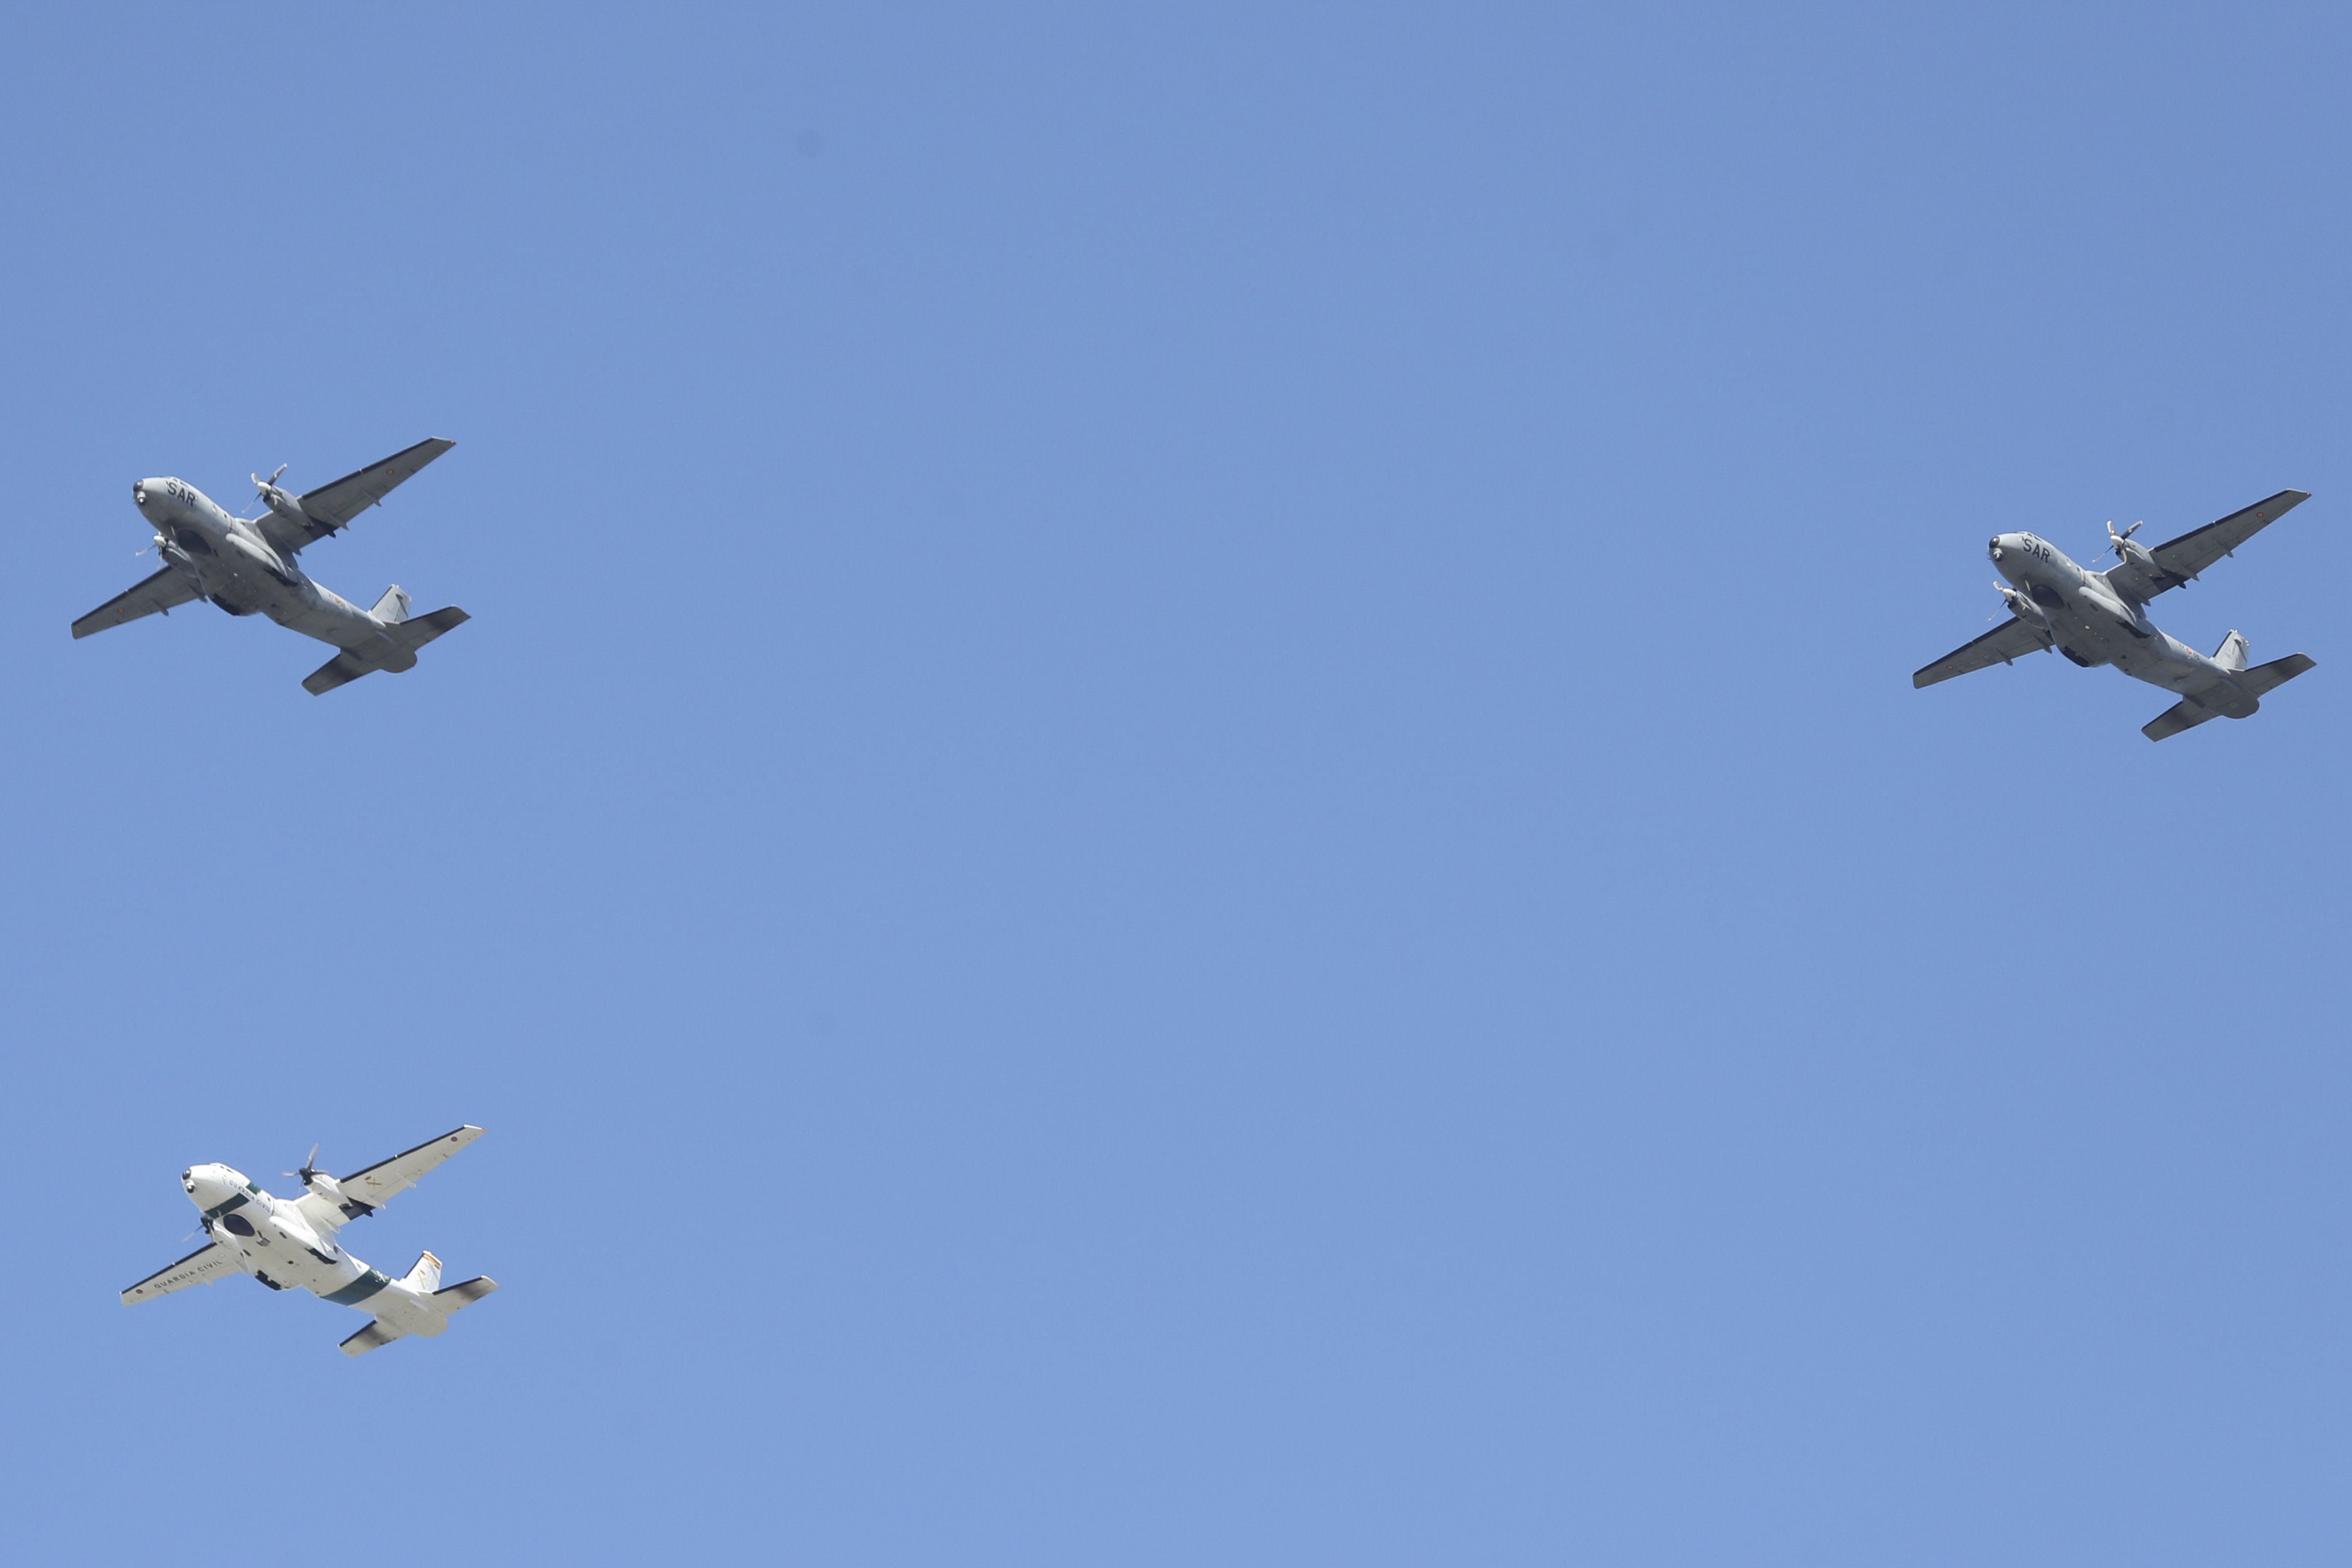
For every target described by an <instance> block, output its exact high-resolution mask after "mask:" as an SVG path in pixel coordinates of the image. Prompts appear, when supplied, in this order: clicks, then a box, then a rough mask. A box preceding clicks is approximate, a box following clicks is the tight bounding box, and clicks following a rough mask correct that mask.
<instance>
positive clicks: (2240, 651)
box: [2213, 630, 2246, 675]
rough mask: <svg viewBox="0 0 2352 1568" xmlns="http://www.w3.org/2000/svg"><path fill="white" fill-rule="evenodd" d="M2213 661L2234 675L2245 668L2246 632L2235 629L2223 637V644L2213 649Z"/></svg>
mask: <svg viewBox="0 0 2352 1568" xmlns="http://www.w3.org/2000/svg"><path fill="white" fill-rule="evenodd" d="M2213 662H2214V663H2215V664H2218V665H2220V666H2221V668H2223V669H2226V670H2228V671H2230V672H2231V674H2232V675H2234V674H2236V673H2237V672H2238V671H2239V670H2242V669H2243V668H2246V634H2245V633H2243V632H2242V631H2235V630H2233V631H2231V633H2230V635H2229V636H2228V637H2223V638H2222V639H2221V647H2217V648H2215V649H2214V650H2213Z"/></svg>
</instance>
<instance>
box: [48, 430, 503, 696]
mask: <svg viewBox="0 0 2352 1568" xmlns="http://www.w3.org/2000/svg"><path fill="white" fill-rule="evenodd" d="M456 445H457V443H456V442H454V441H419V442H418V443H417V444H416V445H415V446H414V447H409V448H408V450H406V451H404V452H397V453H394V455H393V456H391V457H389V458H385V459H384V460H383V462H381V463H377V464H374V465H373V466H372V467H369V468H362V469H361V470H360V471H359V472H358V473H355V474H345V475H344V476H343V477H342V478H341V479H337V480H336V481H335V482H334V483H333V484H331V485H321V486H320V487H319V488H318V489H315V490H305V491H304V492H303V493H302V494H300V495H299V496H298V495H289V494H288V493H287V492H286V491H284V490H281V489H278V479H279V478H281V477H282V476H283V475H284V474H285V472H286V465H285V464H283V463H280V464H279V465H278V472H277V473H275V474H272V475H270V476H269V477H268V479H263V478H262V477H261V476H260V475H258V474H256V475H254V476H253V482H254V485H255V487H256V488H257V489H258V490H259V491H260V494H261V500H262V502H263V505H264V507H265V508H266V510H264V511H263V512H262V513H261V514H260V515H259V516H257V517H231V516H230V515H229V514H228V513H227V512H226V511H223V510H221V509H220V507H219V506H217V505H215V503H214V501H213V500H212V498H211V497H209V496H207V495H205V493H204V492H203V491H202V490H199V489H196V488H195V487H194V485H191V484H189V483H188V482H187V481H185V480H184V479H141V480H140V481H139V482H138V483H137V484H134V485H132V486H131V500H132V502H133V503H135V504H136V505H137V506H138V508H139V510H140V514H141V515H142V516H143V517H144V518H146V520H147V521H148V522H149V523H150V524H151V525H152V526H153V528H154V530H155V542H154V545H153V548H154V550H155V552H156V553H158V554H159V555H161V556H162V557H163V570H162V571H160V572H158V573H156V574H154V575H153V576H152V577H150V578H148V579H147V580H146V581H145V582H143V583H142V584H139V585H138V586H137V587H135V588H133V589H131V591H130V592H128V593H125V594H119V595H115V596H114V597H113V598H111V599H109V600H108V601H107V602H106V603H104V604H103V605H100V606H99V607H98V608H96V609H94V610H92V611H91V612H90V613H89V614H88V615H86V616H83V617H82V618H81V619H79V620H78V621H76V622H75V623H74V624H73V635H74V636H75V637H88V636H89V635H90V633H92V632H102V631H104V630H106V629H107V628H108V627H109V626H121V624H122V623H123V622H125V621H135V620H137V619H138V618H139V617H140V616H147V615H153V614H157V613H159V612H160V613H162V614H165V615H168V614H170V613H171V612H172V611H173V609H175V608H177V607H178V606H180V605H184V604H188V603H190V602H191V601H193V600H196V599H210V600H211V601H212V602H213V603H214V604H215V605H219V606H220V607H221V608H222V609H224V610H226V611H227V612H228V613H229V614H230V615H232V616H250V615H252V614H254V613H255V612H257V611H258V612H259V613H260V614H262V615H265V616H268V617H269V618H270V619H271V620H273V621H276V622H277V623H278V625H279V626H290V627H291V628H293V629H294V630H295V631H298V632H300V633H301V634H302V635H303V636H305V637H317V638H318V639H319V640H320V642H323V643H332V644H333V645H334V646H335V647H339V648H341V650H342V651H341V653H338V654H337V655H335V657H334V658H331V659H329V660H328V661H327V662H326V663H324V664H322V665H320V667H319V668H317V669H315V670H313V671H311V673H310V676H309V677H308V678H307V679H304V681H303V682H302V687H303V689H304V690H306V691H309V692H310V694H311V695H313V696H316V695H318V694H319V693H320V692H324V691H332V690H333V689H335V688H336V687H338V686H341V685H344V684H346V683H348V682H350V681H353V680H357V679H359V678H360V677H361V676H362V675H367V674H370V673H373V671H375V670H379V669H388V670H395V671H396V670H403V669H413V668H415V666H416V650H417V649H418V648H420V647H424V646H425V644H426V643H429V642H431V641H432V640H433V639H434V638H435V637H439V636H440V635H441V634H442V633H443V632H446V631H447V630H449V629H450V628H451V627H453V626H459V625H462V624H463V623H464V622H465V620H466V619H467V616H466V612H465V611H463V610H461V609H458V608H457V606H456V605H451V606H450V607H449V608H447V609H446V610H435V611H434V612H433V613H432V614H430V615H425V616H417V617H415V619H414V620H411V619H410V618H409V615H408V595H407V594H405V593H404V592H403V591H402V589H401V586H400V584H397V583H395V584H393V585H392V586H391V587H389V588H387V589H385V590H384V595H383V598H381V599H378V600H377V601H376V602H375V608H373V609H372V610H362V609H361V608H360V607H359V606H358V605H354V604H352V602H351V601H350V600H348V599H346V598H344V597H343V596H342V595H340V594H338V593H336V592H335V591H334V590H332V589H331V588H327V587H322V586H321V585H320V584H317V583H314V582H312V581H311V580H310V577H309V576H308V575H307V574H305V573H304V572H303V570H302V568H301V566H300V565H299V564H298V563H297V562H296V561H295V556H296V555H297V554H298V553H299V552H300V550H301V549H302V547H303V546H304V545H306V544H309V543H310V542H311V541H313V540H319V539H324V538H326V537H327V536H328V535H329V534H331V533H337V532H340V531H342V530H343V529H345V528H348V527H350V526H351V522H352V519H353V518H355V517H357V516H359V514H360V513H362V512H363V511H365V510H367V509H368V508H370V507H372V506H374V505H375V504H376V503H378V502H379V501H381V500H383V498H384V497H385V496H386V495H388V494H389V493H391V490H392V489H393V487H394V485H397V484H399V483H400V481H401V480H403V479H406V478H408V476H409V475H411V474H413V473H415V472H416V470H417V469H419V468H423V467H424V466H425V464H427V463H429V462H431V461H432V460H433V459H434V458H437V457H439V456H440V455H441V454H442V453H444V452H446V451H447V450H448V449H449V448H450V447H454V446H456ZM140 553H141V554H142V555H143V554H145V553H146V552H145V551H143V550H142V551H141V552H140Z"/></svg>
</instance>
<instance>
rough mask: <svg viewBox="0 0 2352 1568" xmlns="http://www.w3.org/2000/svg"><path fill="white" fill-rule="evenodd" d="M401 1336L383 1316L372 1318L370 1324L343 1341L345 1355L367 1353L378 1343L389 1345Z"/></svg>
mask: <svg viewBox="0 0 2352 1568" xmlns="http://www.w3.org/2000/svg"><path fill="white" fill-rule="evenodd" d="M398 1338H400V1331H399V1330H398V1329H395V1328H394V1327H392V1326H391V1325H390V1324H388V1323H386V1322H385V1321H383V1319H382V1318H371V1319H369V1320H368V1326H367V1327H366V1328H364V1329H362V1330H361V1331H359V1332H358V1333H355V1334H353V1335H352V1337H351V1338H350V1339H347V1340H345V1341H344V1342H343V1353H344V1354H345V1355H365V1354H367V1352H370V1351H372V1350H373V1349H375V1347H376V1346H378V1345H388V1344H390V1343H392V1342H393V1341H394V1340H396V1339H398Z"/></svg>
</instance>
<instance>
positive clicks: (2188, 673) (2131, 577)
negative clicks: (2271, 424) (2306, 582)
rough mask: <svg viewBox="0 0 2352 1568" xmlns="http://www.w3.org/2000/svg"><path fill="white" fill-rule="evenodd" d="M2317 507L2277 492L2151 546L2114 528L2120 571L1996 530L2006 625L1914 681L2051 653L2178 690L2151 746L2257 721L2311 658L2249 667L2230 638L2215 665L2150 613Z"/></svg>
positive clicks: (2149, 731)
mask: <svg viewBox="0 0 2352 1568" xmlns="http://www.w3.org/2000/svg"><path fill="white" fill-rule="evenodd" d="M2310 499H2311V497H2310V496H2309V495H2307V494H2305V492H2304V491H2302V490H2281V491H2279V493H2278V494H2276V495H2274V496H2273V497H2271V498H2270V500H2265V501H2257V502H2255V503H2254V504H2253V505H2252V506H2250V507H2248V508H2246V510H2243V511H2233V512H2231V514H2230V515H2229V516H2227V517H2225V518H2223V519H2221V521H2219V522H2209V523H2207V524H2206V525H2205V526H2204V527H2202V528H2200V529H2197V530H2194V531H2191V532H2189V533H2184V534H2182V535H2181V536H2180V537H2179V538H2178V539H2176V540H2173V541H2172V542H2169V543H2166V544H2159V545H2158V546H2157V547H2156V548H2155V549H2153V550H2150V549H2149V548H2148V547H2147V545H2145V544H2140V543H2137V542H2134V541H2133V539H2132V535H2133V534H2135V533H2137V532H2138V531H2139V524H2137V523H2134V524H2132V525H2131V526H2130V527H2129V528H2127V529H2126V530H2124V531H2122V532H2121V533H2117V532H2116V525H2115V524H2114V523H2112V522H2111V523H2109V524H2107V548H2108V549H2109V550H2112V551H2114V552H2116V564H2115V565H2114V566H2112V567H2109V568H2108V569H2107V570H2106V571H2105V572H2093V571H2091V570H2089V569H2088V568H2086V567H2083V566H2078V565H2076V564H2075V563H2074V562H2072V561H2069V560H2068V559H2066V557H2065V556H2064V555H2063V554H2062V553H2061V552H2058V551H2057V550H2055V549H2053V548H2052V547H2051V546H2050V545H2049V544H2048V543H2046V542H2043V541H2042V540H2040V539H2036V538H2035V537H2034V536H2033V535H2032V534H2030V533H2000V534H1995V535H1994V536H1993V540H1992V543H1991V546H1990V549H1991V552H1992V563H1993V566H1994V568H1995V570H1997V571H1999V572H2000V574H2001V577H2002V578H2003V579H2005V581H2001V582H1996V583H1995V584H1993V586H1994V587H1996V588H1998V589H2000V596H2001V598H2002V599H2003V600H2004V601H2005V602H2006V603H2007V604H2008V605H2009V613H2010V619H2009V620H2008V621H2006V622H2005V623H2003V624H2002V625H2001V626H2000V628H1999V629H1997V630H1994V631H1990V632H1987V633H1986V634H1985V635H1984V636H1982V637H1979V638H1977V640H1976V641H1974V642H1972V643H1969V645H1968V646H1967V647H1960V648H1955V649H1954V650H1953V651H1951V652H1950V653H1948V654H1946V655H1945V656H1944V657H1943V658H1939V659H1937V661H1936V662H1935V663H1933V664H1931V665H1929V666H1927V668H1925V669H1922V670H1920V671H1919V672H1918V673H1917V674H1916V675H1914V676H1912V678H1911V684H1912V685H1913V686H1915V687H1917V686H1933V685H1935V684H1936V682H1937V681H1939V680H1949V679H1952V677H1954V676H1956V675H1966V674H1968V673H1969V671H1970V670H1972V669H1982V668H1984V667H1985V666H1987V665H1989V664H2007V663H2009V662H2010V661H2011V660H2012V659H2016V658H2021V657H2023V656H2024V655H2026V654H2029V653H2038V652H2040V651H2041V650H2042V649H2043V648H2049V647H2054V648H2056V649H2057V650H2058V651H2059V652H2060V653H2063V654H2064V655H2065V656H2066V657H2067V658H2070V659H2073V660H2074V662H2075V663H2076V664H2079V665H2081V666H2083V667H2084V668H2086V669H2087V668H2090V667H2091V666H2093V665H2099V664H2112V665H2114V666H2115V667H2116V668H2117V669H2120V670H2122V671H2123V672H2124V673H2125V674H2126V675H2128V676H2130V677H2132V678H2133V679H2136V680H2145V681H2147V683H2148V684H2149V685H2151V686H2161V687H2163V688H2164V689H2166V690H2168V691H2171V692H2174V693H2177V694H2178V695H2179V699H2180V700H2179V701H2178V702H2176V703H2174V704H2173V705H2172V706H2171V707H2169V708H2168V709H2166V710H2164V711H2163V712H2161V713H2159V714H2158V715H2157V716H2156V717H2155V718H2154V719H2152V720H2150V721H2148V722H2147V724H2145V725H2142V726H2141V729H2140V732H2141V733H2142V734H2144V735H2146V736H2147V738H2148V739H2149V740H2151V741H2161V740H2163V739H2165V738H2166V737H2167V736H2168V735H2178V734H2179V733H2180V731H2183V730H2189V729H2194V728H2195V727H2196V726H2198V725H2200V724H2202V723H2203V722H2205V721H2206V720H2208V719H2216V718H2229V719H2246V718H2251V717H2252V715H2253V712H2254V710H2256V709H2257V708H2260V707H2261V706H2262V699H2263V696H2264V695H2265V694H2266V693H2268V692H2270V691H2272V690H2273V689H2276V688H2278V687H2280V686H2283V685H2284V684H2285V683H2286V682H2288V681H2290V680H2293V679H2294V678H2295V677H2296V676H2298V675H2301V674H2302V673H2303V672H2304V671H2305V670H2306V669H2309V668H2312V665H2313V662H2314V661H2313V660H2311V659H2310V658H2305V656H2304V655H2302V654H2299V653H2291V654H2289V655H2287V656H2286V657H2285V658H2274V659H2273V660H2271V661H2270V662H2269V663H2268V664H2257V665H2253V666H2252V667H2249V666H2248V665H2247V663H2246V639H2245V637H2243V636H2242V635H2240V634H2239V633H2237V632H2234V631H2233V632H2231V634H2230V635H2229V636H2228V637H2223V638H2222V639H2221V647H2219V648H2217V649H2215V650H2214V652H2213V656H2212V657H2211V658H2207V657H2206V656H2205V655H2203V654H2201V653H2199V652H2198V651H2197V650H2196V649H2195V648H2193V647H2189V646H2188V645H2187V644H2185V643H2181V642H2178V641H2176V640H2174V639H2173V638H2172V637H2168V636H2166V635H2165V634H2164V633H2163V632H2161V631H2159V630H2158V629H2157V627H2156V625H2155V623H2153V622H2151V621H2150V620H2149V619H2148V618H2147V609H2146V608H2145V606H2146V605H2147V602H2148V601H2149V600H2151V599H2153V598H2155V597H2156V596H2157V595H2158V594H2161V593H2163V592H2164V591H2165V590H2166V589H2168V588H2178V587H2179V586H2181V585H2182V584H2187V583H2190V582H2193V581H2195V580H2196V578H2197V575H2198V574H2199V573H2200V572H2202V571H2204V570H2205V569H2206V568H2207V567H2209V566H2210V565H2212V564H2213V563H2215V562H2216V561H2219V560H2221V558H2222V557H2223V556H2225V555H2229V554H2232V553H2234V552H2236V550H2237V548H2238V546H2240V545H2241V544H2243V543H2244V542H2246V541H2247V540H2249V539H2251V538H2252V537H2253V536H2254V535H2255V534H2256V533H2258V532H2260V531H2262V530H2263V528H2265V527H2267V526H2269V525H2270V524H2271V523H2273V522H2275V521H2278V520H2279V519H2280V518H2282V517H2284V516H2285V515H2286V513H2287V512H2288V511H2289V510H2292V509H2293V508H2294V507H2296V506H2299V505H2301V504H2302V503H2303V502H2305V501H2307V500H2310ZM2102 553H2104V552H2102Z"/></svg>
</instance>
